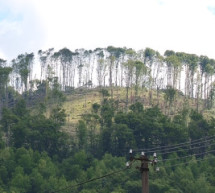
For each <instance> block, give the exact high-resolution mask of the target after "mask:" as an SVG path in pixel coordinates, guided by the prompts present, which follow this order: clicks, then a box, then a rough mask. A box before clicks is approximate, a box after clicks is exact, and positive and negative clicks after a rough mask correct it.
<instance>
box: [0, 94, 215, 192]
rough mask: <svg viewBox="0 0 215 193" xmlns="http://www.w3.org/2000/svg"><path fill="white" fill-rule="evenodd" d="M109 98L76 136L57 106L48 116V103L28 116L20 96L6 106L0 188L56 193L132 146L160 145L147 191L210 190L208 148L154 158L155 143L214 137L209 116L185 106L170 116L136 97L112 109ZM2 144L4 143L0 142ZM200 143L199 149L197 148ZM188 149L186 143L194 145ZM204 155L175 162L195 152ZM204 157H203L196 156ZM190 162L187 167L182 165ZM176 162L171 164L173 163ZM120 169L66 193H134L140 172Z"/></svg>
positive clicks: (114, 165) (111, 166) (111, 164)
mask: <svg viewBox="0 0 215 193" xmlns="http://www.w3.org/2000/svg"><path fill="white" fill-rule="evenodd" d="M116 109H117V108H116V103H115V101H114V100H109V99H107V98H104V100H103V101H102V103H101V104H97V103H95V104H93V105H92V111H91V114H86V115H84V116H83V119H81V120H80V121H79V123H78V125H77V132H76V134H75V135H74V136H70V138H69V137H68V135H66V134H65V133H64V132H62V131H61V127H62V126H63V125H64V123H65V118H66V114H65V111H64V110H63V109H62V108H60V106H59V105H58V106H56V107H53V108H52V110H51V112H50V115H49V117H46V116H44V114H43V113H44V112H45V110H46V107H45V106H44V104H41V105H40V107H39V108H38V109H37V110H35V111H36V112H34V113H32V112H31V110H29V109H27V107H26V105H25V101H23V100H21V101H19V102H18V103H17V104H16V106H15V107H14V108H13V109H11V110H9V109H6V108H5V109H4V110H3V113H2V119H1V127H0V130H1V133H2V134H3V135H2V136H4V137H2V139H1V140H0V142H1V143H2V145H1V146H0V191H1V192H20V193H21V192H23V193H27V192H32V193H44V192H47V193H48V192H52V191H53V192H54V191H58V190H60V189H64V188H65V187H68V186H72V185H76V184H77V183H81V182H83V181H87V180H89V179H92V178H98V177H100V176H103V175H106V174H108V173H111V172H114V171H117V170H119V169H121V168H124V166H125V162H126V157H127V156H128V155H127V152H128V150H129V149H130V148H134V149H137V148H138V149H147V148H152V147H157V148H158V149H157V153H158V156H159V160H162V159H166V158H167V159H174V160H170V161H166V162H158V166H159V167H160V172H159V173H156V172H155V171H154V169H153V167H151V166H150V172H149V174H150V177H149V178H150V191H151V192H156V193H176V192H177V193H178V192H190V193H195V192H200V193H201V192H208V193H213V192H214V191H215V183H214V179H215V170H214V167H215V164H214V157H212V156H208V157H207V156H206V155H204V153H206V152H207V151H208V150H211V149H212V150H213V147H212V145H211V148H210V147H209V148H207V147H201V144H200V145H199V144H196V145H194V147H197V148H196V149H195V150H193V151H187V150H186V148H184V149H183V148H181V151H180V152H173V153H172V154H168V155H163V156H162V155H159V151H160V149H159V147H162V146H168V145H174V144H179V143H183V142H187V141H189V140H191V141H192V140H196V139H199V138H202V137H207V136H213V135H214V134H215V129H214V126H215V121H214V119H211V120H206V119H205V118H204V117H203V115H202V114H200V113H198V112H196V111H190V110H189V109H186V108H184V109H183V111H181V112H179V114H178V115H177V116H175V117H173V118H172V120H171V119H170V118H169V117H168V116H166V115H164V114H163V113H162V112H161V110H160V109H159V108H158V106H155V107H153V108H145V109H144V108H143V105H142V104H141V103H139V102H137V103H134V104H133V105H131V106H130V107H129V109H130V111H129V112H127V113H126V112H117V110H116ZM4 144H5V145H4ZM199 146H200V148H198V147H199ZM192 147H193V146H191V148H192ZM161 149H163V151H169V149H168V148H161ZM202 152H203V154H201V156H192V157H187V158H186V159H183V160H182V159H177V158H180V157H181V156H187V155H190V154H193V153H202ZM200 158H203V159H202V160H197V159H200ZM186 161H190V162H188V163H187V164H186V165H185V164H184V165H180V163H183V162H186ZM174 164H179V165H177V166H176V167H171V165H174ZM136 166H139V163H134V165H133V167H132V169H130V170H123V171H122V172H120V173H116V174H113V175H111V176H109V177H105V178H102V179H99V180H95V181H92V182H90V183H86V184H84V185H82V186H77V187H73V188H71V189H70V188H68V189H65V190H63V191H61V192H64V193H69V192H73V193H78V192H81V193H89V192H95V193H108V192H112V193H119V192H120V193H137V192H140V191H141V176H140V173H139V172H138V171H137V170H136V169H135V167H136Z"/></svg>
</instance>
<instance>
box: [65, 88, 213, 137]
mask: <svg viewBox="0 0 215 193" xmlns="http://www.w3.org/2000/svg"><path fill="white" fill-rule="evenodd" d="M109 93H110V92H109ZM150 96H152V97H151V99H150ZM113 97H114V99H115V100H117V99H118V100H119V101H120V103H119V109H122V110H123V108H124V106H125V88H124V89H123V88H119V89H116V88H115V90H114V96H113ZM101 100H102V96H101V94H100V93H99V89H90V90H84V89H79V90H77V91H76V93H75V94H71V95H68V96H67V100H66V102H64V104H63V108H64V109H65V110H66V113H67V123H66V125H65V126H64V130H66V131H67V132H69V133H72V132H75V125H76V124H77V123H78V120H80V119H81V116H82V115H83V114H85V113H90V112H91V107H92V104H93V103H100V102H101ZM138 101H139V102H141V103H143V105H144V108H149V107H151V106H153V105H157V104H158V106H159V107H160V108H161V110H162V111H163V112H164V113H165V114H167V115H168V116H170V117H173V116H174V115H175V114H178V113H179V112H180V111H181V110H182V109H183V107H186V108H189V107H190V108H192V109H196V102H197V101H196V99H186V100H185V97H184V96H182V95H180V94H178V95H177V98H176V100H175V101H174V102H173V105H172V106H171V107H170V108H169V105H168V104H166V102H165V100H164V92H161V91H160V92H159V95H158V98H157V93H156V92H155V91H152V92H151V93H150V92H149V91H146V90H140V91H139V99H138ZM131 103H134V90H132V91H131V90H130V91H129V104H131ZM199 111H201V112H203V114H204V115H205V116H206V117H207V118H209V117H211V116H213V114H214V110H213V109H212V110H203V101H199Z"/></svg>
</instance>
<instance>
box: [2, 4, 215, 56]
mask: <svg viewBox="0 0 215 193" xmlns="http://www.w3.org/2000/svg"><path fill="white" fill-rule="evenodd" d="M110 45H112V46H115V47H127V48H133V49H136V50H139V49H145V48H146V47H150V48H152V49H154V50H157V51H159V52H160V53H161V54H163V53H164V51H165V50H174V51H180V52H186V53H194V54H197V55H207V56H208V57H210V58H214V59H215V0H0V58H3V59H6V60H11V59H14V58H16V57H17V56H18V55H19V54H22V53H25V52H27V53H30V52H35V53H36V52H37V51H38V50H40V49H42V50H46V49H49V48H55V50H59V49H62V48H64V47H67V48H69V49H71V50H75V49H78V48H84V49H95V48H97V47H107V46H110Z"/></svg>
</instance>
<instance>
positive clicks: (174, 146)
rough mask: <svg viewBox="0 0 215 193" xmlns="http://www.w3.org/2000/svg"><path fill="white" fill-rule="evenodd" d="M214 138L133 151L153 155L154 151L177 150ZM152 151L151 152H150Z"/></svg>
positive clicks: (214, 136)
mask: <svg viewBox="0 0 215 193" xmlns="http://www.w3.org/2000/svg"><path fill="white" fill-rule="evenodd" d="M214 138H215V135H213V136H210V137H204V138H199V139H197V140H192V141H187V142H183V143H179V144H176V145H165V146H159V147H154V148H148V149H136V150H134V151H145V153H153V152H155V151H156V150H160V149H164V148H165V149H166V150H167V149H168V148H169V149H170V148H179V147H183V146H186V145H194V144H198V143H199V142H201V141H203V140H204V141H203V142H205V141H210V140H213V139H214ZM152 150H153V151H152Z"/></svg>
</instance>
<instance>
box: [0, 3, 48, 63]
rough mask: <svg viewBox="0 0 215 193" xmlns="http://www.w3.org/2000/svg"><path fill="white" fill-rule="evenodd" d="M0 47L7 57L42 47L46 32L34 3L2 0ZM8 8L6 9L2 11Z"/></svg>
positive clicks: (0, 4)
mask: <svg viewBox="0 0 215 193" xmlns="http://www.w3.org/2000/svg"><path fill="white" fill-rule="evenodd" d="M0 7H1V8H0V11H1V13H2V14H0V49H1V52H2V53H3V55H5V56H6V58H7V59H12V58H15V57H16V56H17V55H18V54H21V53H23V52H32V51H36V49H40V47H41V46H42V45H43V42H44V32H43V28H42V26H41V24H40V23H39V21H38V18H37V14H36V12H35V9H34V7H33V6H32V4H30V3H28V1H25V0H16V1H15V0H7V1H3V0H0ZM2 10H6V11H2Z"/></svg>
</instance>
